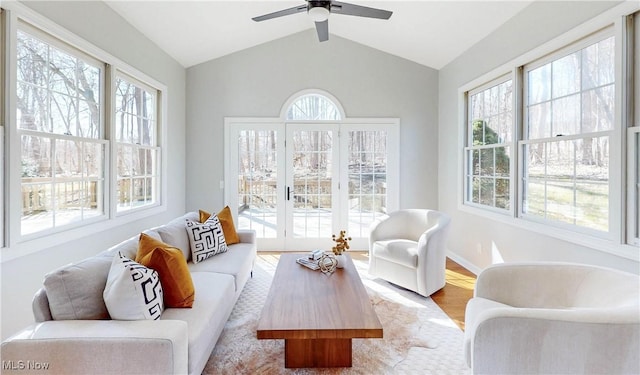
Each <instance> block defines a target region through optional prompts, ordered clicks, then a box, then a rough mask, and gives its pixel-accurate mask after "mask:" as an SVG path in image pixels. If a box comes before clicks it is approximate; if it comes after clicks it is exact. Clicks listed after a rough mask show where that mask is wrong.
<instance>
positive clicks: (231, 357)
mask: <svg viewBox="0 0 640 375" xmlns="http://www.w3.org/2000/svg"><path fill="white" fill-rule="evenodd" d="M354 264H355V265H356V268H357V269H358V272H359V273H360V277H361V278H362V281H363V283H364V285H365V287H366V289H367V292H368V293H369V296H370V298H371V302H372V304H373V305H374V306H375V310H376V314H377V315H378V318H379V319H380V322H381V323H382V327H383V335H384V338H383V339H353V341H352V345H353V352H352V353H353V354H352V355H353V366H352V367H351V368H337V369H285V368H284V340H258V339H257V338H256V327H257V324H258V319H259V318H260V312H261V311H262V306H263V305H264V302H265V299H266V297H267V294H268V292H269V287H270V285H271V280H272V277H273V274H274V272H275V264H270V263H269V262H267V261H265V260H263V259H262V258H260V257H258V259H257V260H256V265H255V268H254V272H253V278H252V279H250V280H249V281H248V282H247V284H246V285H245V287H244V290H243V291H242V294H241V295H240V298H239V299H238V302H237V303H236V306H235V307H234V309H233V312H232V313H231V316H230V317H229V320H228V321H227V324H226V325H225V328H224V331H223V332H222V335H221V336H220V338H219V339H218V342H217V344H216V347H215V349H214V350H213V352H212V353H211V357H210V358H209V361H208V362H207V365H206V366H205V369H204V371H203V374H207V375H209V374H210V375H214V374H216V375H217V374H367V375H369V374H438V375H446V374H452V375H454V374H455V375H464V374H469V373H470V372H471V371H470V369H469V368H468V367H467V365H466V364H465V362H464V358H463V354H462V340H463V332H462V330H460V328H458V326H457V325H456V324H455V323H454V322H453V321H452V320H451V319H449V317H448V316H447V315H446V314H445V313H444V311H442V309H440V307H438V305H436V304H435V302H433V301H432V300H431V298H424V297H421V296H419V295H418V294H415V293H413V292H410V291H408V290H405V289H402V288H399V287H396V286H394V285H391V284H389V283H387V282H386V281H383V280H380V279H374V278H373V277H371V276H370V275H368V273H367V263H366V262H363V261H354Z"/></svg>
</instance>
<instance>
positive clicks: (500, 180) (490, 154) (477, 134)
mask: <svg viewBox="0 0 640 375" xmlns="http://www.w3.org/2000/svg"><path fill="white" fill-rule="evenodd" d="M467 113H468V114H469V116H468V124H467V146H466V147H465V168H466V173H465V185H466V186H465V202H467V204H474V205H482V206H486V207H492V208H496V209H500V210H509V209H510V208H511V194H510V188H511V177H510V173H511V172H510V169H511V162H510V160H511V158H510V150H511V148H510V145H511V143H512V141H513V140H512V136H513V131H512V129H513V81H512V80H510V79H509V80H504V79H503V80H502V81H500V82H499V83H496V84H494V85H490V87H486V88H480V89H478V90H474V91H471V92H470V93H469V97H468V112H467Z"/></svg>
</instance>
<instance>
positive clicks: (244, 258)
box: [189, 242, 256, 291]
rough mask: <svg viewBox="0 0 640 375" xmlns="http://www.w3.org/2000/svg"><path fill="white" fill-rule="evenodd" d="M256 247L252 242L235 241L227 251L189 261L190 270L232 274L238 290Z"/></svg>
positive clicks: (247, 272) (253, 256) (250, 266)
mask: <svg viewBox="0 0 640 375" xmlns="http://www.w3.org/2000/svg"><path fill="white" fill-rule="evenodd" d="M255 257H256V248H255V244H253V243H242V242H241V243H237V244H235V245H231V246H229V251H227V252H226V253H223V254H219V255H216V256H214V257H212V258H209V259H207V260H205V261H203V262H200V263H189V269H190V270H191V272H192V273H193V272H216V273H224V274H228V275H231V276H233V278H234V280H235V284H234V287H235V290H236V291H239V290H240V289H241V288H242V287H243V286H244V284H241V281H242V280H244V279H246V278H248V275H249V274H250V273H251V270H252V269H253V262H254V260H255Z"/></svg>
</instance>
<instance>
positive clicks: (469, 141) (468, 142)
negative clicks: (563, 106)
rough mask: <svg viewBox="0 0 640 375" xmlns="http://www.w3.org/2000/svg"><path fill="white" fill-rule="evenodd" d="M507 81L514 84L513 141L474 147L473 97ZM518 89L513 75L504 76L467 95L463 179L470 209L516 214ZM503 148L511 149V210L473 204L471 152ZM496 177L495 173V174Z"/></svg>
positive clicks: (512, 108)
mask: <svg viewBox="0 0 640 375" xmlns="http://www.w3.org/2000/svg"><path fill="white" fill-rule="evenodd" d="M507 81H511V84H512V92H513V97H512V100H511V111H512V116H511V119H512V121H511V139H509V140H506V141H505V142H502V143H494V144H490V145H482V146H474V145H473V129H472V127H471V123H472V121H473V119H472V118H471V116H470V115H469V113H470V112H471V97H472V96H473V95H475V94H477V93H479V92H483V91H486V90H487V89H490V88H492V87H494V86H497V85H501V84H503V83H506V82H507ZM517 89H518V86H517V84H516V80H515V79H514V77H513V74H504V75H502V76H500V77H498V78H496V79H494V80H491V81H490V82H487V83H485V84H483V85H481V86H478V87H476V88H474V89H472V90H469V91H467V92H466V93H465V133H464V134H465V146H464V156H463V160H464V165H463V169H464V177H463V182H462V184H463V202H464V203H463V204H464V205H467V206H470V207H477V208H479V209H484V210H488V211H492V212H495V213H498V214H502V215H508V214H511V215H513V213H514V212H515V207H516V202H515V201H514V199H513V198H514V197H515V190H514V189H515V183H514V178H513V176H514V174H515V172H516V163H515V155H516V153H515V145H516V143H515V139H516V138H515V135H516V128H515V122H516V108H515V105H516V99H517V95H516V94H517ZM501 147H508V148H509V154H508V156H509V178H508V179H509V208H507V209H503V208H499V207H496V206H489V205H484V204H481V203H475V202H473V201H472V200H471V199H469V194H472V192H471V189H472V187H471V186H470V184H469V176H471V175H472V174H473V168H472V167H471V166H470V162H469V160H468V159H469V158H470V156H469V155H468V152H469V151H474V150H482V149H496V148H501ZM494 175H495V173H494Z"/></svg>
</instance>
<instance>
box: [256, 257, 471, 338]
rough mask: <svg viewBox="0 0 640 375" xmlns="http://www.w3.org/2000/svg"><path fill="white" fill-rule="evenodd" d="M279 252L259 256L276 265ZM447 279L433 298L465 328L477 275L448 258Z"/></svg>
mask: <svg viewBox="0 0 640 375" xmlns="http://www.w3.org/2000/svg"><path fill="white" fill-rule="evenodd" d="M279 254H280V253H278V252H259V253H258V256H259V257H261V258H262V260H266V261H269V262H270V263H273V264H274V265H276V264H277V263H278V258H279ZM349 254H350V255H351V256H352V257H353V259H358V260H363V261H367V260H368V259H369V258H368V254H367V252H366V251H349ZM446 281H447V284H446V285H445V287H444V288H442V289H441V290H439V291H437V292H436V293H434V294H433V295H432V296H431V298H432V299H433V301H434V302H435V303H437V304H438V306H440V308H441V309H442V310H443V311H444V312H445V313H446V314H447V315H448V316H449V317H450V318H451V319H452V320H453V321H454V322H455V323H456V324H457V325H458V327H460V329H462V330H464V310H465V308H466V306H467V302H468V301H469V299H471V297H473V288H474V286H475V283H476V276H475V275H474V274H473V273H472V272H470V271H469V270H467V269H466V268H464V267H462V266H461V265H459V264H458V263H456V262H454V261H452V260H451V259H448V258H447V270H446Z"/></svg>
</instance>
